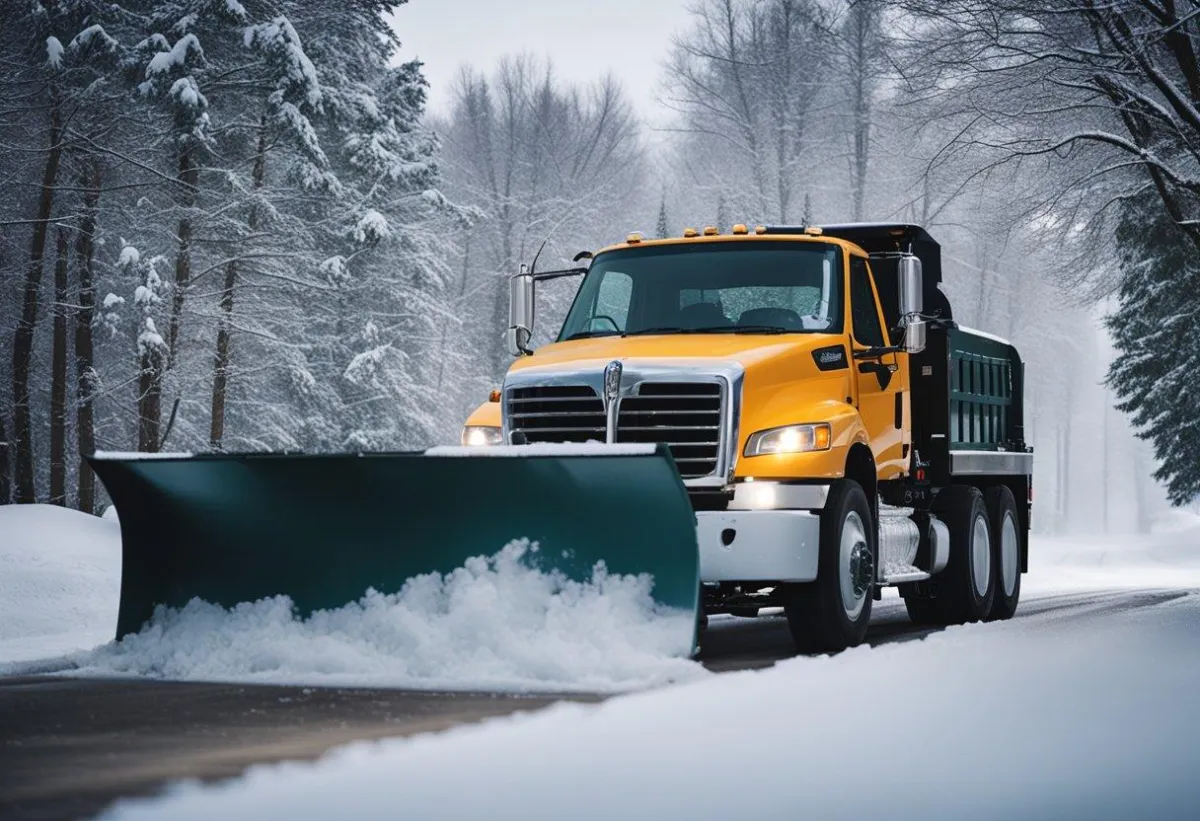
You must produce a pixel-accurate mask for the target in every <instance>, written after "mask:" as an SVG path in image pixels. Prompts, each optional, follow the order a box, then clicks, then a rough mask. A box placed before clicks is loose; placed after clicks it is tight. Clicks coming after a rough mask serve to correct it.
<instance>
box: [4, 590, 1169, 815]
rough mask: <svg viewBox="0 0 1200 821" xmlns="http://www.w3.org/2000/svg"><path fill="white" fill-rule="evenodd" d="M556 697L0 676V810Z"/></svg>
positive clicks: (754, 624)
mask: <svg viewBox="0 0 1200 821" xmlns="http://www.w3.org/2000/svg"><path fill="white" fill-rule="evenodd" d="M1179 595H1184V594H1183V593H1182V592H1173V591H1124V592H1115V593H1085V594H1084V593H1081V594H1070V595H1056V596H1047V597H1042V598H1034V599H1032V600H1027V601H1025V602H1022V604H1021V609H1020V610H1019V611H1018V614H1017V618H1019V619H1025V618H1038V617H1045V616H1047V615H1049V614H1054V613H1056V611H1062V612H1061V613H1057V615H1056V616H1055V617H1078V618H1088V617H1090V616H1092V615H1094V614H1096V613H1098V612H1103V613H1112V612H1114V611H1121V610H1128V609H1133V608H1139V607H1144V606H1150V605H1155V604H1159V603H1161V602H1163V601H1165V600H1169V599H1172V598H1176V597H1178V596H1179ZM937 629H940V628H923V627H915V626H914V625H912V624H911V623H910V622H909V621H908V617H907V615H906V614H905V613H904V607H903V604H902V603H901V602H900V601H899V600H897V599H885V600H884V601H882V602H877V603H876V609H875V613H874V616H873V618H872V622H871V629H870V632H869V633H868V637H867V641H868V643H870V644H872V645H879V644H886V643H890V642H904V641H913V640H917V639H920V638H923V637H924V636H926V635H928V634H929V633H931V632H935V631H936V630H937ZM793 654H794V651H793V650H792V646H791V638H790V636H789V635H788V629H787V621H786V620H785V619H784V618H783V617H782V616H781V615H779V614H773V613H767V614H764V615H760V616H759V617H758V618H753V619H739V618H733V617H730V618H719V619H714V620H713V621H712V623H711V624H710V627H709V629H708V630H707V631H706V634H705V637H704V642H703V652H702V656H701V660H702V661H703V663H704V664H705V665H706V666H707V667H708V668H709V669H712V670H715V671H717V672H729V671H733V670H744V669H753V668H759V667H767V666H770V665H772V664H774V663H775V662H776V661H778V660H780V659H784V658H789V657H791V656H792V655H793ZM562 698H569V699H573V700H579V701H597V700H599V699H600V698H602V696H598V695H597V696H579V695H571V696H555V695H538V696H516V695H507V694H504V695H499V694H492V693H434V692H427V691H410V690H380V689H355V688H319V687H276V686H262V685H240V684H239V685H233V684H197V683H172V682H152V681H142V680H138V681H131V680H119V681H117V680H85V679H73V678H60V677H52V676H33V677H20V678H0V819H4V821H7V820H8V819H65V818H87V817H91V816H93V815H95V814H97V813H99V812H100V811H101V810H103V809H104V808H105V807H106V806H108V805H109V804H110V803H111V802H113V801H114V800H116V799H118V798H122V797H129V796H136V795H147V794H152V793H154V792H156V791H158V790H159V789H161V788H162V787H163V785H164V784H166V783H167V782H169V781H172V780H175V779H178V778H200V779H206V780H207V779H221V778H228V777H231V776H235V775H238V774H239V773H241V772H242V771H243V770H244V769H245V768H246V767H248V766H250V765H252V764H256V763H264V762H275V761H282V760H293V759H313V758H316V757H318V756H320V755H321V754H322V753H324V752H325V751H327V750H328V749H330V748H331V747H335V746H338V745H340V744H345V743H347V742H350V741H355V740H369V739H379V738H385V737H393V736H404V735H414V734H418V733H427V732H437V731H439V730H444V729H447V728H449V727H453V726H455V725H458V724H464V723H469V722H474V721H481V720H483V719H486V718H490V717H493V716H499V715H505V714H508V713H513V712H517V711H521V710H536V709H539V708H541V707H545V706H547V705H549V704H552V703H554V702H555V701H559V700H561V699H562Z"/></svg>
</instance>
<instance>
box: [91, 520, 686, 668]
mask: <svg viewBox="0 0 1200 821" xmlns="http://www.w3.org/2000/svg"><path fill="white" fill-rule="evenodd" d="M533 549H535V548H531V547H530V546H529V545H528V544H526V543H522V542H514V543H513V544H510V545H508V546H507V547H505V548H504V549H503V550H502V551H500V553H498V554H497V555H496V556H495V557H493V558H483V557H478V558H475V559H472V560H470V561H468V562H467V564H466V566H465V567H462V568H459V569H457V570H455V571H453V572H452V573H449V574H447V575H445V576H442V575H440V574H437V573H433V574H428V575H423V576H417V577H415V578H413V579H410V580H409V581H408V583H407V584H406V585H405V586H404V588H403V589H402V590H401V591H400V592H399V593H397V594H394V595H383V594H380V593H377V592H374V591H370V592H368V594H367V595H366V596H364V597H363V598H362V599H361V600H360V601H358V602H354V603H351V604H348V605H346V606H345V607H342V608H339V609H337V610H330V611H321V612H318V613H315V614H313V615H312V616H311V617H310V618H307V619H300V618H297V617H296V616H295V614H294V612H293V608H292V603H291V601H290V600H289V599H287V598H286V597H282V596H281V597H276V598H272V599H265V600H262V601H259V602H254V603H246V604H242V605H239V606H238V607H236V608H234V609H233V610H225V609H223V608H220V607H217V606H215V605H212V604H207V603H204V602H201V601H199V600H195V601H193V602H192V603H190V604H189V605H188V606H187V607H185V608H183V609H182V610H167V609H165V608H164V609H161V610H160V611H159V612H158V614H157V615H156V617H155V618H154V620H153V621H152V622H151V623H150V624H149V625H148V626H147V627H146V628H145V629H144V630H143V631H142V632H141V633H138V634H137V635H133V636H128V637H126V638H125V639H123V640H122V641H121V642H119V643H111V644H109V645H106V646H104V647H101V648H98V649H96V650H94V651H92V652H90V653H84V654H80V655H79V656H76V657H75V658H73V659H72V662H73V665H74V667H75V669H74V670H73V671H71V673H70V674H72V675H83V676H97V675H101V676H103V675H137V676H150V677H155V678H167V679H175V680H205V681H259V682H273V683H291V684H326V685H346V684H354V685H375V686H388V687H421V688H437V689H458V690H465V689H471V690H479V689H482V690H516V691H524V690H538V691H569V690H570V691H574V690H579V691H613V690H622V689H630V688H640V687H649V686H654V685H659V684H665V683H669V682H672V681H679V680H683V679H689V678H696V677H699V676H705V675H707V673H705V672H704V671H703V669H702V668H700V667H699V665H697V664H695V663H693V662H690V661H686V660H685V659H683V658H681V657H682V656H685V655H686V654H687V652H688V650H689V645H688V640H689V639H690V635H691V615H690V614H689V613H683V612H680V611H677V610H669V611H664V610H663V609H661V608H660V607H659V606H657V605H656V604H655V602H654V600H653V598H652V597H651V595H650V593H651V582H650V579H649V577H647V576H640V577H635V576H619V575H610V574H608V573H606V572H605V571H604V570H603V568H598V569H597V570H596V571H595V573H594V574H593V577H592V579H591V580H590V581H588V582H586V583H578V582H573V581H570V580H568V579H567V578H566V577H565V576H563V575H562V574H561V573H558V572H553V573H543V572H540V571H537V570H533V569H530V567H528V566H527V565H526V563H525V559H526V558H527V556H528V555H529V554H530V552H531V550H533ZM681 638H682V639H683V641H682V643H681Z"/></svg>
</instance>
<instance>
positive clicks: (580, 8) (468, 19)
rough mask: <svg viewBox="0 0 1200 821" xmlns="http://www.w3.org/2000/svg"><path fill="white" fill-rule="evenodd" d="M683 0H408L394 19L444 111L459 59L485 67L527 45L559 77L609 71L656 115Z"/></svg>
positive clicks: (406, 54)
mask: <svg viewBox="0 0 1200 821" xmlns="http://www.w3.org/2000/svg"><path fill="white" fill-rule="evenodd" d="M685 6H686V2H685V0H507V1H506V2H499V1H498V0H409V2H408V4H407V5H404V6H401V7H400V9H399V11H397V12H396V14H395V18H394V21H395V22H394V26H395V29H396V32H397V34H398V35H399V37H400V41H401V43H402V48H401V52H400V57H401V59H403V60H409V59H412V58H414V57H415V58H418V59H420V60H422V61H423V62H424V63H425V76H426V77H427V78H428V80H429V83H430V87H431V88H430V95H429V105H430V109H431V110H432V111H434V112H441V111H444V110H445V106H446V98H447V93H448V87H449V84H450V83H451V82H452V81H453V79H454V75H455V73H456V72H457V70H458V67H459V66H460V65H461V64H463V63H471V64H472V65H475V66H479V67H483V68H490V67H492V66H494V65H495V63H496V61H497V60H498V59H499V58H500V57H501V56H503V55H505V54H515V53H519V52H522V51H528V52H531V53H533V54H535V55H538V56H549V57H551V58H552V59H553V60H554V64H555V66H556V67H557V70H558V74H559V76H561V77H563V78H564V79H570V80H582V81H587V80H591V79H594V78H596V77H599V76H600V75H602V74H604V73H605V72H607V71H612V72H613V73H614V74H616V75H617V77H619V78H620V79H621V80H622V81H623V83H624V84H625V88H626V90H627V91H628V92H629V95H630V99H631V101H632V102H633V103H634V105H635V106H636V107H637V110H638V113H639V114H641V115H643V116H644V117H647V118H648V119H651V120H653V119H656V118H655V113H656V112H655V105H654V93H655V88H656V85H657V82H658V78H659V64H660V63H661V62H662V60H663V56H664V54H665V51H666V49H667V47H668V45H669V42H670V37H671V34H672V33H673V32H674V31H675V30H676V29H677V28H678V27H680V26H681V25H682V24H683V23H684V22H685V20H684V9H685Z"/></svg>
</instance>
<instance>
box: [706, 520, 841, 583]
mask: <svg viewBox="0 0 1200 821" xmlns="http://www.w3.org/2000/svg"><path fill="white" fill-rule="evenodd" d="M820 532H821V519H820V517H819V516H818V515H817V514H815V513H810V512H809V511H807V510H726V511H697V512H696V540H697V541H698V542H699V544H700V581H702V582H726V581H728V582H751V581H772V582H811V581H814V580H815V579H816V578H817V546H818V544H819V539H820Z"/></svg>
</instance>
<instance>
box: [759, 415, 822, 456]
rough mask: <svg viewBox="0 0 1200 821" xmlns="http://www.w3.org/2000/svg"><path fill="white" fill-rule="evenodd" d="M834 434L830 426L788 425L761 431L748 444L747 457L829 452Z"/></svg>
mask: <svg viewBox="0 0 1200 821" xmlns="http://www.w3.org/2000/svg"><path fill="white" fill-rule="evenodd" d="M832 441H833V432H832V431H831V430H830V429H829V425H828V424H826V423H824V422H822V423H820V424H817V425H786V426H784V427H782V428H771V429H770V430H760V431H759V432H758V433H755V434H752V435H751V436H750V439H749V440H748V441H747V442H746V455H747V456H766V455H767V454H770V453H806V452H808V451H812V450H829V446H830V443H831V442H832Z"/></svg>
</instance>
